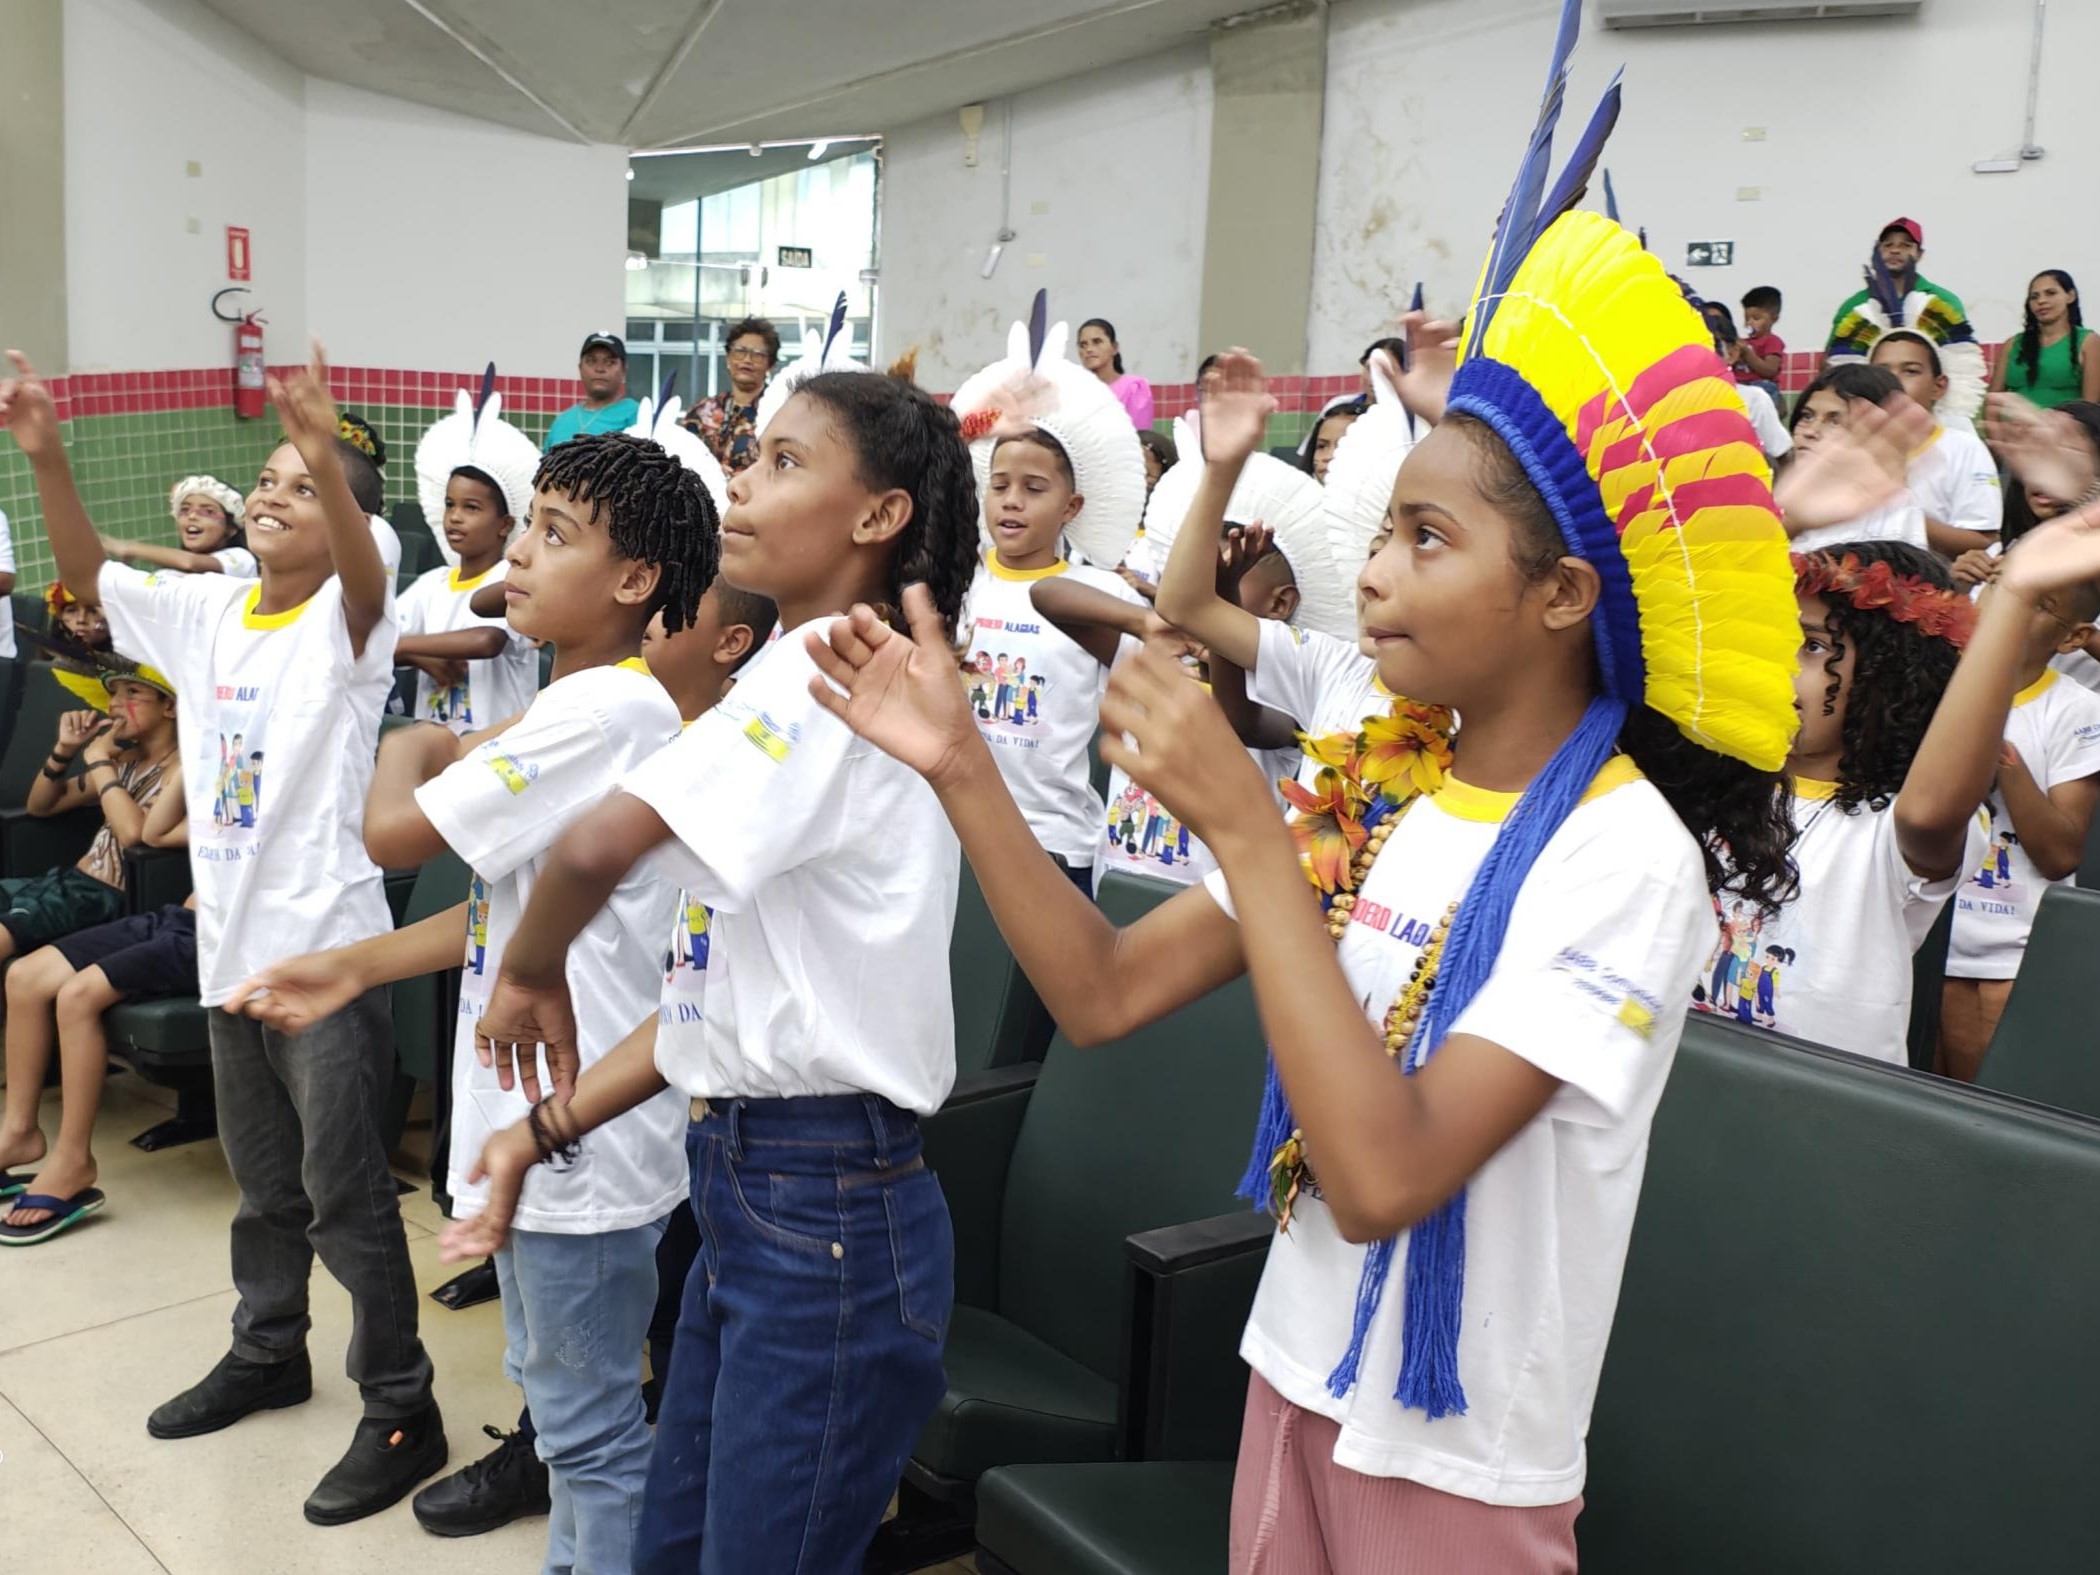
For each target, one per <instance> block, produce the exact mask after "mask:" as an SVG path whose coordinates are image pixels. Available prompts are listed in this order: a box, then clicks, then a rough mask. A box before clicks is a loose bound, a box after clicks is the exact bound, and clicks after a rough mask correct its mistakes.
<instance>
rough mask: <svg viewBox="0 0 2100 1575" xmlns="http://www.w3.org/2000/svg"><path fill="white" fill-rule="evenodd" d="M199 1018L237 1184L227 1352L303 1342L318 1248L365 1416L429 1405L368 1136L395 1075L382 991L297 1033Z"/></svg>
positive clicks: (264, 1351)
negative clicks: (335, 1291) (347, 1320)
mask: <svg viewBox="0 0 2100 1575" xmlns="http://www.w3.org/2000/svg"><path fill="white" fill-rule="evenodd" d="M209 1015H210V1019H211V1071H212V1081H213V1083H214V1084H215V1086H216V1092H217V1096H218V1106H219V1142H220V1144H221V1146H222V1147H224V1149H225V1150H226V1162H227V1165H228V1166H229V1167H230V1168H231V1169H232V1171H233V1179H234V1181H235V1182H236V1183H237V1184H238V1185H239V1187H240V1189H241V1206H240V1209H239V1210H238V1212H236V1213H235V1214H234V1216H233V1283H234V1288H235V1289H236V1290H238V1291H239V1292H240V1293H241V1301H240V1305H239V1306H238V1307H236V1308H235V1309H234V1313H233V1351H234V1354H235V1355H236V1356H239V1357H242V1358H243V1359H245V1360H247V1361H251V1362H283V1361H289V1360H291V1358H292V1357H293V1356H294V1355H296V1354H297V1353H298V1351H299V1350H300V1348H301V1347H302V1346H304V1345H305V1343H306V1331H307V1329H308V1327H309V1326H310V1322H311V1320H309V1319H308V1317H307V1315H306V1290H307V1281H308V1280H309V1279H311V1278H312V1276H313V1264H314V1254H315V1253H316V1252H318V1253H319V1254H320V1255H321V1262H322V1263H324V1264H326V1265H327V1266H328V1272H329V1273H330V1274H333V1275H334V1276H335V1277H336V1279H337V1280H339V1281H340V1282H341V1283H342V1285H343V1288H344V1289H345V1290H347V1291H349V1293H350V1306H351V1330H350V1351H349V1355H348V1358H347V1360H346V1362H345V1367H346V1369H347V1371H348V1372H349V1375H350V1377H351V1379H352V1381H354V1382H355V1383H356V1384H357V1387H358V1388H359V1389H360V1390H361V1391H363V1394H364V1401H365V1414H366V1415H367V1416H370V1417H384V1418H387V1419H390V1420H391V1419H394V1418H399V1417H405V1416H409V1415H412V1414H413V1413H415V1412H417V1411H419V1410H421V1409H422V1408H423V1407H424V1406H426V1405H428V1404H429V1403H430V1377H431V1375H430V1357H429V1355H428V1354H427V1353H426V1352H425V1351H424V1349H423V1342H422V1341H421V1340H420V1339H419V1338H418V1337H417V1335H416V1281H415V1275H414V1273H413V1271H412V1270H411V1269H410V1267H409V1262H408V1238H407V1237H406V1236H405V1235H404V1234H403V1232H402V1229H401V1203H400V1199H399V1197H398V1196H397V1195H396V1193H395V1191H394V1178H393V1176H392V1175H391V1174H389V1173H388V1171H387V1168H386V1151H385V1149H384V1148H383V1147H382V1146H381V1143H380V1136H379V1119H380V1112H381V1111H382V1110H383V1109H384V1108H385V1104H386V1095H387V1090H388V1087H389V1085H390V1084H391V1083H392V1081H393V1071H394V1036H393V1025H392V1022H391V1018H390V1015H389V1012H388V1009H387V996H386V991H385V990H383V989H382V990H373V991H371V992H369V993H368V994H366V995H365V996H363V997H362V998H361V999H359V1000H357V1001H355V1002H353V1003H352V1004H351V1005H349V1006H346V1007H345V1008H343V1010H342V1011H340V1012H338V1013H336V1015H335V1016H333V1017H331V1018H328V1019H326V1020H325V1021H323V1022H320V1023H317V1024H315V1025H314V1026H313V1027H312V1028H309V1029H308V1030H307V1031H306V1032H305V1033H303V1034H280V1033H277V1032H276V1031H274V1030H272V1029H268V1028H265V1027H263V1025H262V1024H260V1023H258V1022H256V1021H254V1020H253V1019H252V1018H246V1017H229V1016H228V1015H227V1014H226V1013H224V1012H221V1011H217V1010H214V1011H212V1012H211V1013H210V1014H209Z"/></svg>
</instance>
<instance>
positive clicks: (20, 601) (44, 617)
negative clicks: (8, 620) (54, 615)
mask: <svg viewBox="0 0 2100 1575" xmlns="http://www.w3.org/2000/svg"><path fill="white" fill-rule="evenodd" d="M8 600H9V601H10V602H11V603H13V606H12V607H11V608H9V616H10V617H12V618H13V619H14V621H15V622H16V623H20V624H27V625H28V626H29V627H30V628H32V629H36V630H39V631H41V630H44V629H48V628H50V627H51V609H50V608H49V607H47V606H45V605H44V596H43V592H41V591H10V592H9V593H8ZM17 649H18V650H19V649H20V647H17Z"/></svg>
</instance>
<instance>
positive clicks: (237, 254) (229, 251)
mask: <svg viewBox="0 0 2100 1575" xmlns="http://www.w3.org/2000/svg"><path fill="white" fill-rule="evenodd" d="M252 272H253V269H252V268H251V267H250V265H249V258H248V232H247V230H246V229H244V228H243V227H242V226H240V225H238V224H229V225H227V226H226V277H227V278H229V279H231V280H233V281H234V282H235V283H236V284H246V283H247V282H248V280H249V276H250V275H251V273H252Z"/></svg>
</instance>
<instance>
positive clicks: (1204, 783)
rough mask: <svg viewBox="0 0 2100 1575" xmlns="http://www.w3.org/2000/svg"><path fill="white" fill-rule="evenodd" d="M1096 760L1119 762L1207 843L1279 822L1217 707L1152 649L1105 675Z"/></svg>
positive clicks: (1255, 772) (1259, 778) (1256, 774)
mask: <svg viewBox="0 0 2100 1575" xmlns="http://www.w3.org/2000/svg"><path fill="white" fill-rule="evenodd" d="M1101 759H1102V761H1103V762H1104V763H1105V764H1107V765H1110V766H1120V767H1122V768H1123V771H1124V773H1125V774H1126V775H1127V776H1128V777H1129V778H1130V780H1131V781H1133V782H1135V783H1137V785H1138V786H1139V787H1141V788H1143V789H1144V790H1145V791H1146V792H1148V793H1150V794H1151V795H1152V796H1153V797H1154V798H1156V799H1158V800H1159V801H1160V803H1162V804H1164V805H1165V806H1166V807H1167V808H1168V809H1169V810H1170V811H1172V812H1173V815H1174V818H1175V819H1177V820H1179V821H1180V822H1181V823H1182V824H1183V825H1185V826H1187V827H1188V828H1189V830H1190V832H1192V833H1193V834H1194V835H1195V836H1196V837H1198V838H1199V839H1201V840H1202V841H1203V842H1204V843H1205V844H1207V845H1209V846H1211V847H1212V848H1215V847H1216V846H1217V844H1218V842H1219V840H1220V839H1221V837H1222V835H1223V834H1224V833H1226V832H1228V831H1230V830H1232V829H1234V828H1235V827H1238V826H1245V825H1248V824H1257V823H1259V821H1260V819H1262V818H1266V819H1267V820H1273V821H1277V822H1279V823H1280V822H1281V816H1279V815H1278V813H1277V810H1276V802H1275V800H1274V799H1273V798H1272V797H1271V796H1270V794H1269V787H1268V784H1267V783H1266V782H1264V781H1263V780H1262V776H1261V773H1260V772H1259V771H1258V770H1256V769H1255V766H1254V762H1253V760H1252V759H1251V758H1250V757H1249V756H1248V754H1247V751H1246V748H1245V746H1244V745H1242V744H1241V743H1240V741H1239V738H1238V736H1237V735H1236V734H1235V733H1234V732H1233V731H1232V724H1231V723H1230V722H1227V721H1226V720H1225V713H1224V712H1223V711H1220V710H1219V709H1218V705H1217V702H1216V701H1214V700H1213V699H1211V697H1210V696H1209V695H1208V694H1207V693H1205V692H1204V690H1203V688H1202V686H1201V685H1199V684H1192V683H1190V682H1189V681H1188V675H1187V674H1186V673H1184V672H1183V671H1182V670H1181V666H1180V664H1179V663H1177V662H1175V661H1173V660H1172V659H1171V658H1169V657H1168V656H1166V655H1164V654H1162V653H1161V652H1159V651H1156V650H1153V649H1149V648H1148V649H1146V650H1142V651H1139V652H1138V653H1137V654H1136V655H1135V656H1132V657H1130V658H1129V659H1128V660H1127V661H1124V662H1122V663H1120V664H1118V666H1117V667H1116V670H1115V672H1114V674H1113V675H1111V676H1110V678H1109V680H1108V692H1107V694H1106V695H1104V696H1103V698H1102V701H1101Z"/></svg>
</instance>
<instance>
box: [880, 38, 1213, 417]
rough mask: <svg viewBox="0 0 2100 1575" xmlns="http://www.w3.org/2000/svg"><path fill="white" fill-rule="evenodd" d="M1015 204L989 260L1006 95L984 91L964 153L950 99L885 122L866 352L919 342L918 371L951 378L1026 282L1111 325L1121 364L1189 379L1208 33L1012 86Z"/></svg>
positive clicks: (938, 383) (992, 345)
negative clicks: (1008, 233)
mask: <svg viewBox="0 0 2100 1575" xmlns="http://www.w3.org/2000/svg"><path fill="white" fill-rule="evenodd" d="M1013 105H1014V141H1013V219H1012V226H1013V229H1014V230H1015V231H1016V232H1017V237H1018V238H1017V239H1015V240H1014V241H1012V242H1011V243H1009V245H1008V246H1007V248H1006V254H1005V256H1004V257H1003V258H1002V259H1001V261H1000V264H999V269H998V272H997V273H995V274H994V275H993V276H992V277H991V278H990V279H983V278H980V277H979V270H980V269H981V268H982V266H983V263H984V254H985V250H986V248H987V247H988V246H990V245H991V242H992V238H993V236H995V235H996V234H997V233H998V230H999V168H1000V154H1001V144H1002V137H1003V130H1002V128H1003V124H1004V121H1003V116H1004V109H1005V106H1004V104H1003V102H1000V103H993V104H990V105H988V106H986V110H985V117H984V132H983V136H982V138H981V140H980V142H979V145H978V162H977V167H976V168H975V169H969V168H966V167H965V166H964V164H963V137H962V130H961V127H960V126H959V124H958V123H957V121H956V118H955V115H954V113H953V112H952V111H951V112H948V113H944V114H940V115H936V116H933V117H931V118H929V119H926V120H922V121H917V122H915V123H913V124H911V125H908V126H904V127H901V128H899V129H897V130H894V131H891V132H889V133H888V134H887V136H886V138H885V141H884V147H883V166H882V183H883V184H882V251H881V256H882V295H881V305H880V308H879V320H878V333H877V341H878V351H879V354H881V355H882V356H884V357H890V356H895V355H897V354H899V353H901V352H902V351H903V350H905V349H907V348H908V347H910V346H911V345H914V344H916V345H918V346H919V373H918V376H919V381H920V383H921V384H922V385H923V386H925V387H927V388H937V389H952V388H954V387H955V386H956V385H957V384H959V383H960V382H962V380H963V379H964V378H966V377H968V376H969V375H970V373H972V372H974V371H976V370H977V369H978V368H979V367H980V366H982V365H984V364H985V363H986V362H987V361H989V360H991V359H992V358H993V357H995V356H997V355H1000V354H1002V353H1003V352H1004V350H1005V346H1006V331H1007V326H1008V324H1010V323H1012V322H1013V321H1015V320H1016V319H1017V318H1019V317H1022V316H1024V315H1025V314H1026V312H1027V309H1028V302H1029V299H1030V297H1032V296H1033V295H1034V294H1035V292H1036V290H1038V289H1040V288H1044V287H1047V288H1048V289H1049V291H1050V311H1051V316H1052V318H1053V319H1056V318H1064V319H1066V320H1068V321H1069V322H1070V323H1071V324H1072V326H1073V327H1074V329H1075V330H1076V329H1077V327H1078V325H1079V324H1080V322H1081V321H1083V320H1084V319H1086V318H1089V317H1106V318H1108V319H1109V320H1110V321H1112V322H1113V323H1114V324H1115V325H1116V331H1117V334H1118V335H1119V336H1120V340H1121V343H1122V346H1123V354H1124V360H1125V363H1126V364H1127V365H1128V367H1129V369H1130V370H1131V371H1133V372H1137V373H1139V374H1140V375H1142V376H1145V377H1149V378H1151V379H1152V380H1153V381H1154V382H1158V383H1179V382H1186V381H1188V380H1189V379H1190V378H1191V377H1192V376H1193V375H1194V373H1195V366H1196V362H1197V361H1198V360H1200V359H1201V352H1200V351H1199V350H1198V349H1197V345H1196V331H1197V314H1198V309H1199V307H1200V305H1201V294H1202V292H1201V287H1200V286H1201V278H1202V269H1203V227H1204V217H1205V210H1206V207H1207V205H1208V200H1209V179H1210V110H1211V86H1210V63H1209V51H1208V48H1207V47H1206V46H1203V45H1196V46H1193V47H1191V48H1186V49H1180V50H1175V51H1173V52H1171V53H1168V54H1163V55H1154V56H1151V57H1148V58H1146V59H1143V60H1133V61H1126V62H1124V63H1123V64H1120V65H1115V66H1106V67H1103V68H1102V69H1100V70H1098V71H1093V72H1089V73H1088V74H1087V75H1086V76H1084V77H1076V78H1071V79H1069V80H1067V81H1064V82H1058V83H1053V84H1052V85H1050V86H1048V87H1044V88H1039V89H1036V90H1034V91H1031V92H1027V93H1022V94H1019V95H1017V96H1016V97H1015V99H1014V100H1013Z"/></svg>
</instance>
